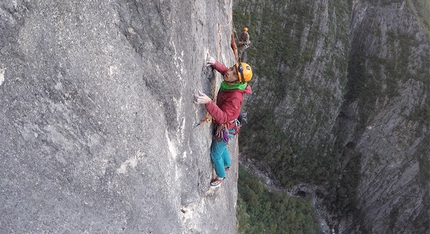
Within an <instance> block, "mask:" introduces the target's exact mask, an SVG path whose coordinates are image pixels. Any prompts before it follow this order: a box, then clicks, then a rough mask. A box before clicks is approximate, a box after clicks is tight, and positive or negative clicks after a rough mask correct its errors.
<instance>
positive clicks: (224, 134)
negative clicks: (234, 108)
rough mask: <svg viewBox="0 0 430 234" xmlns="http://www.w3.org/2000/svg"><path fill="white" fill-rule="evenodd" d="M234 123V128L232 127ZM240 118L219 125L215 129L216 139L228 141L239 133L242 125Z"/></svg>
mask: <svg viewBox="0 0 430 234" xmlns="http://www.w3.org/2000/svg"><path fill="white" fill-rule="evenodd" d="M231 125H233V126H234V127H233V128H230V127H231ZM241 126H242V125H241V124H240V122H239V120H237V119H235V120H233V121H231V122H230V123H227V124H220V125H218V126H217V128H216V131H215V139H217V140H218V141H224V142H228V141H229V140H230V139H231V138H233V136H235V135H236V134H238V133H239V130H240V127H241Z"/></svg>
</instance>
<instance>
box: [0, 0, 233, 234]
mask: <svg viewBox="0 0 430 234" xmlns="http://www.w3.org/2000/svg"><path fill="white" fill-rule="evenodd" d="M231 7H232V2H231V1H229V0H218V1H203V0H198V1H179V0H171V1H168V0H165V1H152V0H151V1H137V0H136V1H126V0H113V1H102V0H96V1H75V0H71V1H64V2H63V1H52V0H47V1H26V0H18V1H12V0H10V1H9V0H6V1H2V2H1V3H0V31H1V34H0V99H1V102H0V110H1V111H0V127H1V131H0V155H1V162H0V177H1V178H2V179H1V182H0V189H1V190H0V193H1V196H0V207H1V209H0V215H1V216H2V219H1V221H0V223H1V225H0V226H1V227H2V230H3V231H4V232H6V233H215V232H218V233H234V232H235V230H236V221H235V220H236V218H235V210H236V197H237V187H236V184H237V183H236V182H237V169H236V168H237V161H238V160H237V154H238V150H237V147H236V145H237V144H234V143H237V142H232V144H231V145H230V148H231V151H230V152H231V156H232V161H233V167H232V170H231V171H230V174H229V177H228V179H227V181H226V182H224V183H223V184H222V185H221V186H220V187H218V188H210V185H209V181H210V179H211V177H212V165H211V162H210V157H209V147H210V143H211V127H210V124H208V123H206V124H203V125H201V126H199V127H197V128H194V125H195V123H197V122H199V121H200V120H201V119H202V118H203V117H204V116H205V114H206V111H205V110H204V107H203V106H198V105H195V104H193V94H194V93H196V92H197V90H202V91H204V92H206V93H208V94H211V93H212V92H213V90H214V87H213V86H214V84H216V82H217V81H218V80H219V78H217V75H216V74H215V73H214V72H213V71H212V70H211V69H209V68H207V67H206V66H205V64H204V60H205V57H206V55H207V54H211V55H213V56H214V57H216V58H217V59H218V60H220V61H221V62H224V63H226V65H228V64H229V63H232V61H233V55H232V53H231V50H230V48H229V41H228V39H229V36H230V32H231V26H230V25H229V22H230V21H231ZM221 25H224V26H221Z"/></svg>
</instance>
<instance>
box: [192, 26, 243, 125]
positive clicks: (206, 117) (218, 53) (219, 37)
mask: <svg viewBox="0 0 430 234" xmlns="http://www.w3.org/2000/svg"><path fill="white" fill-rule="evenodd" d="M230 18H231V17H230ZM232 21H233V19H232V18H231V19H230V22H229V23H227V24H224V25H223V24H220V23H218V33H217V35H218V45H217V60H218V61H219V58H220V57H221V28H223V27H227V26H229V25H230V24H231V22H232ZM234 34H236V33H234ZM231 40H232V41H231V43H232V45H231V46H232V49H233V43H234V37H233V33H232V34H231ZM234 45H236V43H234ZM233 54H234V57H235V59H236V58H237V48H235V49H233ZM219 75H220V74H219V73H218V72H217V73H216V74H215V79H214V81H213V82H214V83H215V84H214V89H213V98H212V100H213V101H214V102H216V97H217V91H218V80H219V78H218V76H219ZM204 122H207V123H210V122H212V116H211V115H210V114H209V112H206V116H205V118H203V119H202V120H201V121H200V122H199V123H197V124H196V125H195V126H194V127H197V126H199V125H201V124H202V123H204Z"/></svg>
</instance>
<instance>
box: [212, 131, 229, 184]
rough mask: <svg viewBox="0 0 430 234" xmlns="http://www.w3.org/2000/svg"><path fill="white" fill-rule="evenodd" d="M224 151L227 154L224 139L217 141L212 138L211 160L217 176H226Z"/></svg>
mask: <svg viewBox="0 0 430 234" xmlns="http://www.w3.org/2000/svg"><path fill="white" fill-rule="evenodd" d="M225 152H227V154H228V151H227V143H225V142H224V141H217V140H216V139H213V140H212V145H211V160H212V163H213V165H214V167H215V172H216V174H217V176H218V177H221V178H225V176H226V173H225V168H224V157H225ZM229 161H230V158H229ZM228 163H230V162H228Z"/></svg>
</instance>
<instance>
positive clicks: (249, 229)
mask: <svg viewBox="0 0 430 234" xmlns="http://www.w3.org/2000/svg"><path fill="white" fill-rule="evenodd" d="M309 199H310V198H306V199H303V198H295V197H290V196H288V195H287V194H285V193H282V192H269V191H268V190H267V189H266V188H265V186H264V185H262V184H261V183H260V182H259V180H258V179H257V178H255V177H254V176H252V175H251V174H249V173H248V172H247V171H246V170H245V169H244V168H243V166H240V167H239V197H238V203H237V204H238V205H237V218H238V222H239V230H238V231H239V233H246V234H253V233H255V234H260V233H268V234H270V233H273V234H281V233H291V234H300V233H305V234H311V233H318V231H317V230H318V222H317V220H316V219H315V218H314V216H313V209H312V206H311V203H310V201H309Z"/></svg>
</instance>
